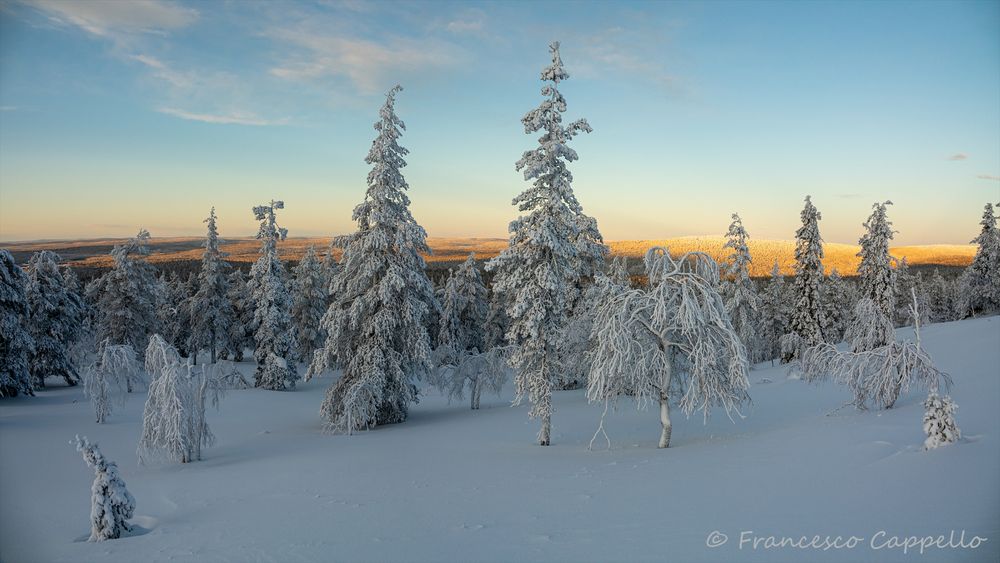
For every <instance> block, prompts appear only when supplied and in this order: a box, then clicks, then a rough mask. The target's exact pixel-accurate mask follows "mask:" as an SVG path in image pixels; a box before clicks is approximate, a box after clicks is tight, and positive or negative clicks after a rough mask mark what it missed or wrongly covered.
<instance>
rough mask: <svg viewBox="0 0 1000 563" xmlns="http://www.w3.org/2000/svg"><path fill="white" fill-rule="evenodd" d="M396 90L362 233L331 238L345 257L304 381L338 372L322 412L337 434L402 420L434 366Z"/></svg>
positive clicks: (427, 291) (361, 211)
mask: <svg viewBox="0 0 1000 563" xmlns="http://www.w3.org/2000/svg"><path fill="white" fill-rule="evenodd" d="M401 90H402V88H401V87H399V86H396V87H394V88H392V89H391V90H389V92H388V93H387V94H386V100H385V104H384V105H383V106H382V108H381V110H380V111H379V120H378V121H377V122H376V123H375V130H376V131H378V135H377V136H376V138H375V140H374V141H373V142H372V147H371V150H370V151H369V152H368V156H367V158H366V159H365V161H366V162H367V163H368V164H370V165H372V170H371V172H370V173H369V174H368V189H367V191H366V192H365V199H364V201H363V202H362V203H360V204H358V206H357V207H355V208H354V220H355V221H357V223H358V230H357V231H356V232H354V233H351V234H349V235H345V236H342V237H337V238H336V239H334V243H335V244H336V245H337V246H338V247H340V248H343V249H344V254H343V256H342V259H341V264H340V269H339V270H338V271H337V274H336V275H335V277H334V280H333V285H332V286H331V290H330V293H331V299H332V303H331V304H330V307H329V309H327V312H326V314H325V315H324V316H323V321H322V329H323V330H324V331H325V332H326V334H327V337H326V343H325V344H324V346H323V348H322V349H321V350H319V351H317V353H316V354H315V355H314V357H313V362H312V365H311V366H310V368H309V371H308V373H307V374H306V377H307V378H310V377H312V376H314V375H317V374H319V373H321V372H322V371H323V370H325V369H327V368H332V367H333V366H335V365H339V366H340V367H341V368H342V369H343V375H342V376H341V377H340V379H338V380H337V381H336V383H334V384H333V385H332V386H331V387H330V390H329V391H328V392H327V394H326V398H325V399H324V400H323V404H322V405H321V407H320V415H321V416H322V417H323V419H324V420H325V421H326V425H327V427H328V428H329V429H330V430H332V431H336V432H346V433H351V432H354V431H357V430H363V429H366V428H369V427H372V426H375V425H381V424H394V423H398V422H403V421H404V420H406V417H407V415H408V413H409V408H410V403H412V402H415V401H416V400H417V387H416V383H417V381H419V380H420V379H422V378H423V377H424V376H425V375H427V374H428V373H429V372H430V370H431V367H432V365H431V341H430V336H429V335H428V332H427V321H428V313H429V310H430V309H431V307H435V306H436V305H435V303H436V300H435V297H434V287H433V286H432V285H431V282H430V280H429V279H428V278H427V272H426V264H425V263H424V259H423V257H422V256H421V253H422V252H423V253H427V252H430V249H429V248H428V246H427V233H426V232H425V231H424V229H423V227H421V226H420V225H419V224H418V223H417V221H416V220H415V219H414V218H413V215H412V214H411V213H410V209H409V204H410V199H409V197H408V196H407V195H406V190H408V189H409V185H408V184H407V183H406V180H405V179H404V178H403V175H402V173H401V171H400V169H401V168H402V167H403V166H405V165H406V162H405V161H404V160H403V157H404V156H405V155H406V154H407V150H406V149H405V148H403V147H401V146H400V145H399V143H398V139H399V137H400V135H401V134H402V131H403V130H404V129H405V127H406V126H405V125H404V123H403V121H402V120H401V119H399V117H397V116H396V113H395V101H396V94H398V93H399V92H400V91H401Z"/></svg>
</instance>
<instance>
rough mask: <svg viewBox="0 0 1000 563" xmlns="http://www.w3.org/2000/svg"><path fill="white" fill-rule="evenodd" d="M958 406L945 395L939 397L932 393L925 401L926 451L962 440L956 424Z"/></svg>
mask: <svg viewBox="0 0 1000 563" xmlns="http://www.w3.org/2000/svg"><path fill="white" fill-rule="evenodd" d="M956 410H958V406H957V405H955V403H954V402H953V401H952V400H951V397H949V396H947V395H945V396H944V397H941V396H939V395H938V394H937V393H935V392H933V391H931V393H930V394H929V395H927V399H926V400H925V401H924V433H925V434H927V439H926V440H925V441H924V449H925V450H933V449H934V448H937V447H938V446H947V445H948V444H953V443H955V442H957V441H959V440H960V439H961V438H962V431H961V430H960V429H959V428H958V424H956V423H955V411H956Z"/></svg>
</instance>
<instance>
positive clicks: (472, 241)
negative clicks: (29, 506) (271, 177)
mask: <svg viewBox="0 0 1000 563" xmlns="http://www.w3.org/2000/svg"><path fill="white" fill-rule="evenodd" d="M119 242H121V240H120V239H103V240H86V241H61V242H57V241H52V242H37V243H9V244H7V248H9V249H10V251H11V252H13V253H14V256H15V259H16V260H17V261H18V262H21V263H24V262H27V260H28V258H30V256H31V254H32V253H33V252H36V251H38V250H54V251H56V252H58V253H59V255H60V256H61V257H62V258H63V260H64V261H65V262H68V263H71V264H72V265H74V266H80V267H96V268H100V267H107V266H110V265H111V257H110V256H109V252H110V251H111V249H112V247H113V246H114V245H115V244H117V243H119ZM428 243H429V244H430V247H431V250H432V254H431V255H428V256H427V261H428V262H429V263H430V265H431V266H432V267H436V266H447V265H450V264H453V263H456V262H460V261H462V260H465V258H466V257H467V256H468V255H469V253H473V252H474V253H475V254H476V257H477V258H479V259H487V258H492V257H494V256H496V255H497V254H498V253H499V252H500V251H501V250H503V248H504V247H506V246H507V240H506V239H496V238H430V239H428ZM201 244H202V240H201V239H198V238H190V237H186V238H155V239H153V241H152V244H151V248H152V254H151V255H150V257H149V260H150V261H151V262H153V263H167V262H178V261H197V260H200V258H201V252H202V249H201ZM723 244H725V239H724V238H722V237H678V238H671V239H662V240H620V241H611V242H609V243H608V245H609V246H610V247H611V253H612V255H624V256H627V257H629V258H634V259H639V258H641V257H642V256H643V255H644V254H645V252H646V250H647V249H649V248H650V247H651V246H666V247H668V248H669V249H670V251H671V253H672V254H681V253H684V252H690V251H700V252H705V253H707V254H709V255H711V256H712V257H713V258H715V259H716V260H720V261H721V260H725V259H726V257H727V256H728V255H729V252H728V250H724V249H723V248H722V245H723ZM310 245H313V246H315V247H316V249H317V252H319V253H320V254H322V253H325V252H326V249H327V247H328V246H329V245H330V239H329V238H290V239H288V240H286V241H284V242H282V243H280V244H279V245H278V248H279V252H280V254H281V257H282V258H284V259H286V260H298V259H299V258H301V257H302V254H303V253H304V252H305V250H306V248H308V247H309V246H310ZM222 248H223V250H224V251H225V252H228V253H229V260H231V261H233V262H252V261H254V260H256V259H257V250H258V249H259V248H260V244H259V242H258V241H257V240H256V239H253V238H236V239H229V240H228V241H227V242H225V243H224V244H223V245H222ZM824 251H825V253H826V257H825V258H824V260H823V264H824V265H825V266H826V269H827V272H829V271H830V270H831V269H833V268H836V269H837V271H838V272H840V273H841V274H843V275H854V274H855V273H856V271H857V267H858V261H859V259H858V257H857V256H856V255H857V252H858V247H857V246H856V245H852V244H839V243H827V244H825V245H824ZM750 252H751V254H752V256H753V259H754V262H753V265H752V267H751V270H750V273H751V275H753V276H766V275H768V274H770V272H771V267H772V266H773V265H774V262H775V261H777V262H778V264H779V265H780V267H781V271H782V272H783V273H785V274H792V273H793V265H794V262H795V242H794V241H791V240H751V241H750ZM975 253H976V247H975V246H972V245H945V244H934V245H922V246H900V247H895V248H893V249H892V254H893V255H894V256H896V257H898V258H902V257H904V256H905V257H906V259H907V262H909V264H911V265H914V266H920V265H940V266H959V267H963V266H967V265H968V264H969V263H970V262H971V261H972V258H973V257H974V256H975ZM334 255H335V256H337V257H338V258H339V257H340V252H339V251H335V252H334Z"/></svg>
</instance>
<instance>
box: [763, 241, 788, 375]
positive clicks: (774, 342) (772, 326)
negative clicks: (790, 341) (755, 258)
mask: <svg viewBox="0 0 1000 563" xmlns="http://www.w3.org/2000/svg"><path fill="white" fill-rule="evenodd" d="M786 293H787V292H786V290H785V277H784V276H783V275H781V267H780V266H778V261H777V260H775V261H774V267H773V268H771V279H770V280H768V282H767V286H766V287H765V289H764V292H763V293H762V294H761V313H760V316H761V334H760V335H761V340H762V342H763V351H762V354H761V355H762V357H763V358H764V359H765V360H774V359H775V358H777V357H778V356H779V354H780V353H781V343H780V339H781V337H782V336H783V335H785V334H787V333H788V322H789V319H790V318H791V308H790V307H789V305H788V299H787V297H788V296H787V295H786Z"/></svg>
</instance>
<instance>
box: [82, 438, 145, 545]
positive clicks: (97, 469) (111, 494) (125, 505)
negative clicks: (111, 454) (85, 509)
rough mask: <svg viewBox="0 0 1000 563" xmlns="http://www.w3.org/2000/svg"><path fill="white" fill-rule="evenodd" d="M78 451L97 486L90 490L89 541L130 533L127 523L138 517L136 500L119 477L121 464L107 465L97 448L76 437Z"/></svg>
mask: <svg viewBox="0 0 1000 563" xmlns="http://www.w3.org/2000/svg"><path fill="white" fill-rule="evenodd" d="M70 443H72V442H70ZM76 451H78V452H80V453H81V454H83V460H84V461H86V462H87V467H91V468H93V470H94V484H93V485H92V486H91V487H90V538H89V539H88V540H87V541H104V540H114V539H118V538H120V537H122V534H124V533H126V532H131V531H132V526H130V525H129V523H128V519H129V518H131V517H132V516H133V515H134V514H135V499H134V498H133V497H132V494H131V493H129V492H128V489H127V488H125V481H124V480H123V479H122V478H121V475H119V474H118V464H116V463H115V462H113V461H108V460H107V459H106V458H105V457H104V454H102V453H101V450H100V449H98V447H97V444H95V443H92V442H90V441H89V440H87V437H86V436H84V437H82V438H81V437H80V436H77V437H76Z"/></svg>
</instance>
